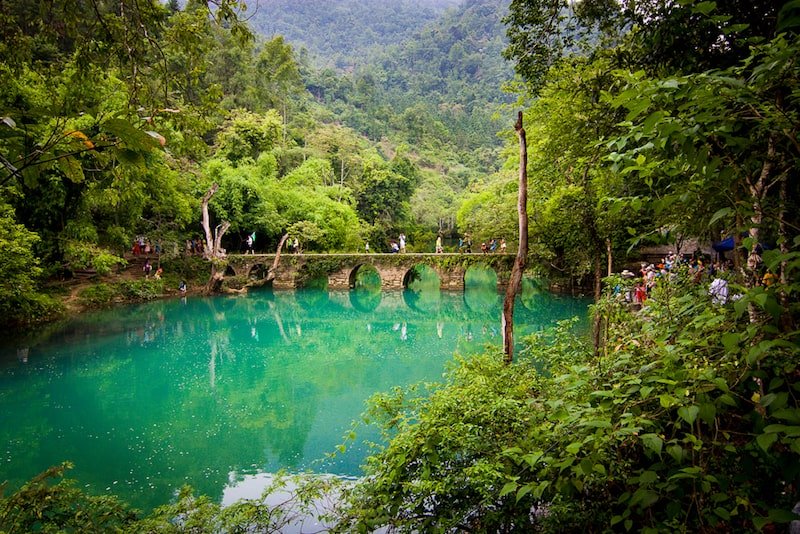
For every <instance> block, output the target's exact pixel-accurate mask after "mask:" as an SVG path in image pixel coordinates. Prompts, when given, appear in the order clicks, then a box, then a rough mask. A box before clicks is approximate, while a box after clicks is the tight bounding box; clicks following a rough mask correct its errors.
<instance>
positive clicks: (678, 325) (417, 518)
mask: <svg viewBox="0 0 800 534" xmlns="http://www.w3.org/2000/svg"><path fill="white" fill-rule="evenodd" d="M661 284H662V285H661V286H660V287H659V288H657V289H656V290H655V292H654V294H653V295H652V298H650V299H649V300H648V301H647V306H645V307H644V308H643V309H642V311H640V312H638V313H633V312H632V311H631V310H630V309H629V308H627V305H626V304H624V302H620V301H618V300H614V299H613V298H612V299H609V300H606V301H603V302H601V303H599V305H598V306H597V307H596V310H595V311H596V312H597V313H601V314H602V319H603V320H604V321H606V323H607V329H605V332H606V336H605V339H604V341H605V345H604V347H602V349H603V350H601V351H600V352H599V355H598V357H596V358H595V357H594V355H593V352H592V351H590V350H589V349H588V347H586V346H585V344H583V343H580V342H578V341H577V340H575V339H574V338H573V337H571V335H570V334H569V333H568V332H567V331H566V330H565V329H564V327H563V326H562V327H560V328H559V329H558V330H557V331H556V332H555V333H550V334H540V335H537V336H533V337H531V338H530V339H529V343H530V344H531V346H530V349H529V350H528V352H527V353H528V356H527V358H526V359H524V360H520V361H517V362H516V363H514V364H513V365H510V366H505V365H503V364H502V363H501V357H500V355H497V354H489V355H484V356H481V357H477V358H475V359H473V360H464V359H461V360H459V361H458V362H457V366H456V367H455V368H454V369H453V370H452V371H450V373H449V374H448V375H447V379H446V382H445V384H444V385H440V386H438V387H436V388H435V389H434V390H433V393H432V394H431V395H430V396H429V397H428V398H424V397H423V398H420V397H419V396H417V395H415V390H413V389H411V390H407V391H402V390H396V391H394V392H393V393H391V394H387V395H380V396H377V397H375V398H373V399H372V401H371V410H370V411H369V412H368V419H370V420H373V421H375V422H376V423H377V424H378V425H379V427H380V428H381V430H382V431H383V433H384V437H385V439H386V440H387V441H388V444H387V445H386V446H385V447H384V448H383V449H382V450H380V451H379V452H378V453H377V454H375V455H374V456H373V457H371V458H370V459H369V460H368V461H367V467H366V469H367V475H368V476H367V478H366V479H365V480H364V481H363V482H362V483H359V484H357V485H356V487H355V488H354V489H353V490H352V492H350V493H349V494H348V501H347V502H348V508H347V509H346V510H345V513H344V515H343V518H342V521H341V524H340V526H339V529H340V531H343V532H349V531H354V530H366V531H370V530H372V529H374V528H376V527H381V526H386V527H389V528H392V529H397V530H398V531H401V532H415V531H419V532H450V531H457V530H459V529H461V530H476V531H482V532H535V531H538V532H564V531H572V530H574V531H578V530H580V531H588V532H599V531H607V530H610V529H624V530H628V531H631V530H633V531H649V532H662V531H665V532H666V531H668V532H703V531H708V532H710V531H715V532H716V531H719V532H732V531H734V532H748V531H758V530H762V529H763V528H765V527H766V526H767V525H772V528H781V527H776V526H775V525H777V524H781V523H786V522H788V521H790V520H791V519H794V516H793V514H792V513H791V509H792V506H793V505H794V503H795V502H796V501H797V498H798V495H797V493H796V490H797V488H798V485H800V439H799V438H800V401H798V398H800V396H799V395H798V393H800V383H799V381H798V378H800V368H798V365H800V351H799V350H798V344H797V332H796V331H795V330H792V329H787V328H785V327H782V326H781V321H782V318H783V320H785V315H783V314H782V313H781V309H782V307H781V306H780V304H779V302H780V300H779V297H780V293H778V292H779V291H781V290H782V288H778V287H775V286H772V287H770V288H763V287H757V288H754V289H752V290H750V291H747V292H745V291H744V290H743V289H742V291H743V296H742V298H740V299H738V300H737V301H735V302H734V303H733V304H728V305H726V306H713V305H712V304H711V302H710V297H709V295H708V288H707V286H700V285H695V284H691V283H686V284H683V283H680V282H672V283H668V282H663V281H662V282H661ZM783 289H785V288H783ZM789 305H790V306H792V305H793V304H789ZM784 309H785V308H784ZM753 317H758V320H757V321H755V322H754V321H753ZM537 368H541V371H539V370H537Z"/></svg>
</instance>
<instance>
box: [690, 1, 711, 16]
mask: <svg viewBox="0 0 800 534" xmlns="http://www.w3.org/2000/svg"><path fill="white" fill-rule="evenodd" d="M715 9H717V3H716V2H700V3H699V4H697V5H695V6H694V7H693V8H692V12H693V13H700V14H701V15H706V16H708V15H709V14H710V13H711V12H712V11H714V10H715Z"/></svg>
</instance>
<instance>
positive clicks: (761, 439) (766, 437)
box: [756, 434, 778, 452]
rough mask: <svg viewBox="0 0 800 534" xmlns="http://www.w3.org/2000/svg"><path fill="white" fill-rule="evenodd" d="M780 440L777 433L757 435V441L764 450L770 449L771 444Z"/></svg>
mask: <svg viewBox="0 0 800 534" xmlns="http://www.w3.org/2000/svg"><path fill="white" fill-rule="evenodd" d="M777 440H778V435H777V434H759V435H758V436H756V443H758V446H759V447H761V449H762V450H763V451H764V452H767V451H768V450H769V447H770V445H772V444H773V443H775V442H776V441H777Z"/></svg>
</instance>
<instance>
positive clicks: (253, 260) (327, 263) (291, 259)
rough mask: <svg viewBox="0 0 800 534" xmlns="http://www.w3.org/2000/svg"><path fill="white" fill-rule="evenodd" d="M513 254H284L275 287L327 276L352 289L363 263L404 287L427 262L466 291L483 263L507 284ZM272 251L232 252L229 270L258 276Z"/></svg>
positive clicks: (443, 280)
mask: <svg viewBox="0 0 800 534" xmlns="http://www.w3.org/2000/svg"><path fill="white" fill-rule="evenodd" d="M515 257H516V256H515V255H514V254H281V259H280V264H279V265H278V268H277V270H276V271H275V279H274V280H273V283H272V284H273V287H274V288H276V289H293V288H297V287H301V286H303V285H304V284H305V283H307V282H308V281H310V280H313V279H318V278H327V285H328V289H352V288H354V287H355V286H356V277H357V275H358V273H359V271H361V270H362V269H374V270H375V271H377V273H378V275H379V276H380V279H381V289H383V290H400V289H404V288H407V287H408V284H409V282H410V281H411V280H413V279H414V276H415V275H414V273H415V268H418V267H419V266H422V265H424V266H427V267H429V268H430V269H432V270H433V271H434V272H435V273H436V275H437V276H438V278H439V287H440V289H443V290H451V291H463V290H464V276H465V275H466V273H467V269H469V268H470V267H473V266H485V267H487V268H490V269H492V270H494V272H495V274H496V275H497V288H498V290H504V289H505V287H506V285H507V284H508V280H509V277H510V276H511V269H512V267H513V265H514V259H515ZM274 259H275V255H274V254H245V255H242V254H232V255H230V256H228V258H227V261H228V267H227V271H226V274H229V275H234V276H247V277H249V278H254V279H259V278H264V277H265V276H266V273H267V270H268V269H269V268H270V267H271V266H272V262H273V261H274Z"/></svg>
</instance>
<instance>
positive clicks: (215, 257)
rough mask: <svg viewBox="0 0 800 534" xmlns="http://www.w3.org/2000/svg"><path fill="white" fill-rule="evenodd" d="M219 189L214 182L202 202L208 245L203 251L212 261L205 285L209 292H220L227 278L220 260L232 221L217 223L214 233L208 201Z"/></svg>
mask: <svg viewBox="0 0 800 534" xmlns="http://www.w3.org/2000/svg"><path fill="white" fill-rule="evenodd" d="M218 189H219V185H218V184H212V186H211V188H210V189H209V190H208V191H206V194H205V195H203V200H202V203H201V207H202V215H203V220H202V225H203V231H204V232H205V237H206V246H205V251H204V252H203V257H204V258H205V259H207V260H210V261H211V277H210V278H209V279H208V282H207V283H206V287H205V293H209V294H210V293H217V292H219V290H220V288H221V287H222V281H223V280H224V279H225V267H224V265H221V264H220V261H219V260H221V259H222V257H223V254H222V247H221V245H220V243H221V242H222V236H223V235H225V232H227V231H228V228H230V226H231V223H229V222H228V221H223V222H222V223H221V224H219V225H217V227H216V228H215V229H214V232H213V233H212V232H211V220H210V217H209V215H208V202H209V201H210V200H211V197H213V196H214V193H216V192H217V190H218Z"/></svg>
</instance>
